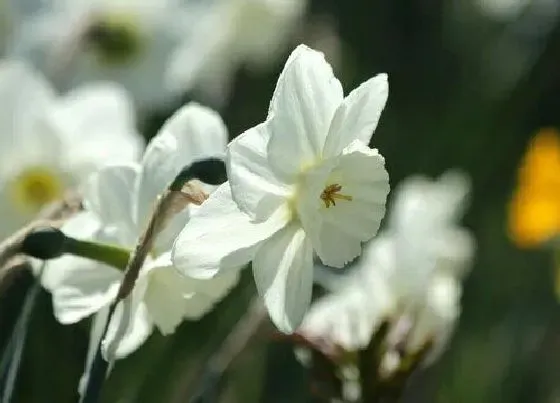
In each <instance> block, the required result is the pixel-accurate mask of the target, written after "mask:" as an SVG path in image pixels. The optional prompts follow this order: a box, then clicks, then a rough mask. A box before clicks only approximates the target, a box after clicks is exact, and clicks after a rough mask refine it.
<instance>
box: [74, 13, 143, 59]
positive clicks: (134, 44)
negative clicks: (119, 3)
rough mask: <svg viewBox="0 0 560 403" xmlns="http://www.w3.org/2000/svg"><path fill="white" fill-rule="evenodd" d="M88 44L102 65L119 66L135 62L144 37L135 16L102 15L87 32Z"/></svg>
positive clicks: (120, 14)
mask: <svg viewBox="0 0 560 403" xmlns="http://www.w3.org/2000/svg"><path fill="white" fill-rule="evenodd" d="M85 40H86V42H87V43H88V44H89V45H90V46H91V47H92V48H93V50H94V52H95V55H96V56H97V58H98V61H99V62H100V64H106V65H117V64H125V63H128V62H131V61H132V60H134V59H135V58H136V57H137V56H138V55H139V54H140V52H141V50H142V45H143V43H142V35H141V32H140V29H139V27H138V23H137V21H135V19H134V18H133V16H131V15H128V14H122V13H113V14H107V15H102V16H100V18H98V19H97V20H96V21H95V22H94V23H93V24H92V25H91V26H90V28H89V29H88V30H87V32H86V34H85Z"/></svg>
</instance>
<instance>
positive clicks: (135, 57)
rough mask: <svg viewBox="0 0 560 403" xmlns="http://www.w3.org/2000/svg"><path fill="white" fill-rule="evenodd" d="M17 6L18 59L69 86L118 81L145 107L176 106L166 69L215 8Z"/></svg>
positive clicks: (14, 51)
mask: <svg viewBox="0 0 560 403" xmlns="http://www.w3.org/2000/svg"><path fill="white" fill-rule="evenodd" d="M12 1H13V3H14V8H15V9H16V10H17V11H18V12H19V15H20V17H19V24H18V25H17V26H16V30H15V33H14V35H13V38H12V40H11V46H10V49H9V52H10V54H11V55H12V56H15V57H18V58H25V59H28V60H30V61H31V62H33V63H34V64H35V65H36V66H37V67H38V68H40V69H41V70H43V71H45V72H48V74H49V75H51V74H52V75H53V78H56V79H57V81H58V80H60V85H61V86H64V87H67V86H70V87H71V86H75V85H77V84H80V83H83V82H88V81H91V80H95V79H107V80H111V81H116V82H119V83H121V84H122V85H124V86H125V87H126V88H127V89H128V90H129V91H130V92H131V94H132V95H133V97H134V99H135V100H136V101H137V102H138V104H139V105H141V106H153V105H158V104H160V103H164V102H168V101H170V99H171V98H170V96H171V94H170V93H169V91H168V90H167V89H166V88H165V85H164V81H165V80H164V75H165V71H166V66H167V64H168V63H169V60H170V57H171V54H172V53H173V52H174V51H175V50H176V49H177V46H178V45H179V44H180V43H181V42H182V41H184V40H185V38H189V37H190V35H191V33H190V32H191V29H192V28H193V22H194V21H196V20H198V19H199V14H201V13H203V12H205V11H204V10H207V9H208V7H209V6H208V5H205V3H204V2H196V1H182V0H142V1H138V0H48V1H44V2H43V4H42V6H39V7H33V8H29V7H27V8H24V7H23V5H24V4H19V3H21V2H20V0H12Z"/></svg>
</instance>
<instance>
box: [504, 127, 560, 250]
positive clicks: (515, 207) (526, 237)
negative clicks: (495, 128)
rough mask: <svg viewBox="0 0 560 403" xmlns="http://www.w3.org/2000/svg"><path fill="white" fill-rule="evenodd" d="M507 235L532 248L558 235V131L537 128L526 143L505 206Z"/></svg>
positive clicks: (559, 232)
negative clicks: (525, 148)
mask: <svg viewBox="0 0 560 403" xmlns="http://www.w3.org/2000/svg"><path fill="white" fill-rule="evenodd" d="M509 234H510V237H511V239H512V240H513V241H514V242H515V244H516V245H518V246H519V247H535V246H538V245H540V244H542V243H543V242H546V241H548V240H550V239H551V238H553V237H554V236H556V235H559V234H560V133H559V132H558V130H556V129H551V128H547V129H541V130H540V131H539V132H538V133H537V135H536V136H535V138H534V139H533V140H532V141H531V143H530V144H529V147H528V149H527V152H526V154H525V157H524V159H523V162H522V165H521V168H520V170H519V177H518V185H517V189H516V190H515V192H514V195H513V198H512V200H511V204H510V209H509Z"/></svg>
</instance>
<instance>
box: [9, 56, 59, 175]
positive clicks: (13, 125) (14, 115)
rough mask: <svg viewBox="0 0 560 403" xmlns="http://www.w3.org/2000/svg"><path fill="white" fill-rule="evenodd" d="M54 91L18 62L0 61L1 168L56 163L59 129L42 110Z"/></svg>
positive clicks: (11, 171)
mask: <svg viewBox="0 0 560 403" xmlns="http://www.w3.org/2000/svg"><path fill="white" fill-rule="evenodd" d="M54 99H55V95H54V92H53V90H52V88H51V87H50V85H49V84H48V83H47V82H46V80H45V79H44V78H43V77H42V76H41V75H40V74H38V73H37V72H36V71H35V70H33V69H31V68H30V67H28V66H26V65H25V64H23V63H20V62H14V61H4V62H2V63H0V103H1V104H2V108H1V110H0V172H1V173H2V174H11V173H17V171H18V170H19V169H20V167H21V166H22V165H23V164H41V165H44V164H46V165H54V166H57V165H58V159H59V158H60V153H61V151H63V150H62V148H61V144H60V139H59V137H58V133H56V132H55V131H53V130H51V128H50V127H49V125H48V122H47V121H46V120H45V113H46V111H48V110H49V109H50V108H51V107H52V103H53V102H54Z"/></svg>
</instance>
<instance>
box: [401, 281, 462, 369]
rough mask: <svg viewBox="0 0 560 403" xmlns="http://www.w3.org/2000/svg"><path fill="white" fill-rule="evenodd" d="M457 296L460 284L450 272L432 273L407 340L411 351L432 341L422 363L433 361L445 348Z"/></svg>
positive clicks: (456, 313)
mask: <svg viewBox="0 0 560 403" xmlns="http://www.w3.org/2000/svg"><path fill="white" fill-rule="evenodd" d="M460 298H461V286H460V284H459V282H458V281H457V280H455V278H453V276H447V275H443V276H436V277H434V279H433V281H432V283H431V284H430V286H429V288H428V289H427V292H426V299H425V305H424V307H423V309H422V310H421V312H420V314H419V315H418V317H417V318H416V321H415V324H414V328H413V330H412V332H411V334H410V335H409V338H408V340H407V350H409V351H410V352H415V351H418V350H419V349H420V348H422V347H424V346H425V344H426V343H428V342H430V341H431V342H433V343H434V345H433V346H432V349H431V351H430V354H429V355H428V357H427V358H426V361H425V364H429V363H431V362H433V361H434V360H435V359H436V358H437V357H438V356H439V355H440V354H441V352H442V351H443V349H444V348H445V346H446V344H447V341H448V340H449V338H450V336H451V334H452V332H453V330H454V328H455V324H456V322H457V319H458V317H459V314H460V311H461V308H460V306H459V303H460Z"/></svg>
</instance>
